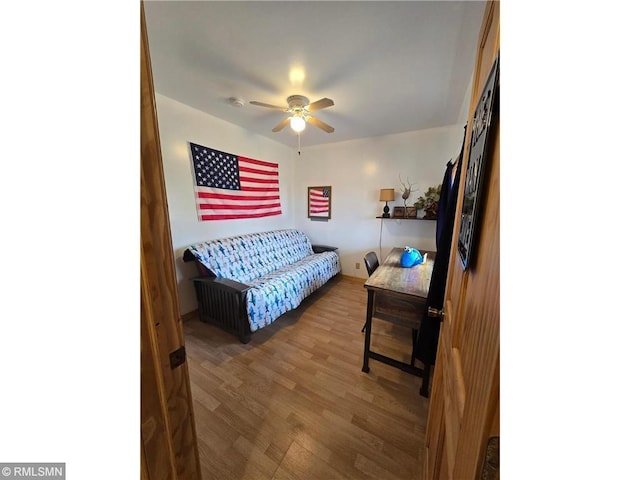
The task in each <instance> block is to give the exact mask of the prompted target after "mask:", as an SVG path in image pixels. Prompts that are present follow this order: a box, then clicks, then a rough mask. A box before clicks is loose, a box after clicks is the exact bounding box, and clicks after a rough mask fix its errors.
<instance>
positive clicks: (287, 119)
mask: <svg viewBox="0 0 640 480" xmlns="http://www.w3.org/2000/svg"><path fill="white" fill-rule="evenodd" d="M290 121H291V117H287V118H285V119H284V120H282V121H281V122H280V123H279V124H278V125H276V126H275V127H273V130H271V131H272V132H279V131H280V130H282V129H283V128H284V127H286V126H287V125H288V124H289V122H290Z"/></svg>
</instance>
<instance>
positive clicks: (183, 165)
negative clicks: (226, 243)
mask: <svg viewBox="0 0 640 480" xmlns="http://www.w3.org/2000/svg"><path fill="white" fill-rule="evenodd" d="M156 108H157V116H158V128H159V131H160V148H161V150H162V161H163V166H164V177H165V184H166V189H167V203H168V207H169V221H170V223H171V239H172V242H173V249H174V257H175V265H176V277H177V282H178V299H179V303H180V313H181V314H185V313H187V312H191V311H193V310H196V309H197V308H198V303H197V300H196V295H195V290H194V288H193V283H192V282H191V281H190V279H191V278H193V277H195V276H196V275H197V269H196V267H195V265H194V264H193V262H191V263H185V262H183V261H182V254H183V252H184V250H185V248H186V247H187V246H189V245H191V244H194V243H198V242H201V241H205V240H210V239H213V238H223V237H228V236H231V235H237V234H241V233H251V232H260V231H264V230H273V229H279V228H294V216H293V205H294V203H295V202H294V200H293V192H294V189H293V154H294V152H293V151H292V150H291V149H290V148H288V147H285V146H283V145H281V144H279V143H276V142H274V141H273V140H270V139H268V138H266V137H263V136H261V135H255V134H252V133H250V132H248V131H247V130H245V129H243V128H240V127H238V126H236V125H233V124H231V123H228V122H225V121H224V120H220V119H218V118H216V117H212V116H211V115H208V114H206V113H204V112H201V111H200V110H196V109H194V108H192V107H189V106H187V105H184V104H182V103H179V102H176V101H175V100H173V99H171V98H168V97H165V96H163V95H160V94H157V93H156ZM230 108H231V107H230ZM187 142H194V143H198V144H200V145H205V146H207V147H211V148H215V149H218V150H222V151H225V152H229V153H233V154H236V155H242V156H246V157H250V158H255V159H259V160H265V161H269V162H274V163H277V164H278V173H279V179H280V203H281V205H282V215H277V216H273V217H265V218H257V219H240V220H229V221H225V220H220V221H208V222H201V221H199V220H198V215H197V213H196V200H195V193H194V180H193V169H192V168H191V165H190V156H189V147H188V144H187ZM296 156H297V154H296Z"/></svg>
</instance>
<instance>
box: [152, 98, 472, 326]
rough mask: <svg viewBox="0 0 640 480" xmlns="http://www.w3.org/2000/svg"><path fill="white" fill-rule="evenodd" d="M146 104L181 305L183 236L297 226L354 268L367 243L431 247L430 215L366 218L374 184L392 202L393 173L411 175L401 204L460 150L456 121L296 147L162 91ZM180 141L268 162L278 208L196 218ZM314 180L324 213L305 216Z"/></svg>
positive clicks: (186, 278)
mask: <svg viewBox="0 0 640 480" xmlns="http://www.w3.org/2000/svg"><path fill="white" fill-rule="evenodd" d="M156 107H157V112H158V127H159V130H160V146H161V149H162V158H163V165H164V176H165V183H166V189H167V202H168V208H169V220H170V223H171V237H172V242H173V248H174V257H175V266H176V276H177V283H178V298H179V302H180V313H181V314H185V313H188V312H191V311H193V310H196V309H197V301H196V297H195V290H194V288H193V284H192V282H191V281H190V279H191V278H193V277H195V276H196V275H197V270H196V268H195V265H194V264H193V263H184V262H183V261H182V254H183V252H184V249H185V248H186V247H187V246H188V245H191V244H193V243H197V242H201V241H205V240H210V239H213V238H223V237H227V236H231V235H237V234H241V233H250V232H258V231H264V230H273V229H279V228H298V229H300V230H302V231H303V232H305V233H306V234H307V235H308V236H309V238H310V239H311V241H312V243H318V244H329V245H335V246H337V247H338V248H339V250H338V252H339V254H340V261H341V263H342V269H343V273H344V274H345V275H350V276H354V277H361V278H366V276H367V273H366V270H365V269H364V265H363V264H362V262H363V257H364V254H365V253H366V252H368V251H369V250H375V251H376V252H377V253H378V255H380V256H381V257H382V258H384V256H385V255H386V254H387V253H388V251H389V249H390V248H392V247H394V246H405V245H411V246H413V247H416V248H424V249H431V250H435V221H418V220H393V219H391V220H384V221H381V220H380V219H376V218H375V217H376V216H379V215H381V213H382V208H383V207H384V203H382V202H380V201H378V198H379V191H380V189H381V188H394V189H395V190H396V199H397V200H396V201H395V202H389V207H390V208H391V211H393V207H394V206H395V205H402V204H403V202H402V199H401V198H400V194H401V188H402V187H401V185H400V180H399V178H398V177H399V176H401V177H402V179H403V181H406V179H407V178H408V179H409V180H410V181H411V183H413V184H414V185H415V187H414V188H415V189H416V191H415V192H414V193H413V194H412V195H411V197H410V198H409V200H408V202H407V205H412V204H413V202H415V200H416V199H417V198H418V196H419V195H421V194H422V193H423V192H424V191H425V190H426V189H427V188H428V187H430V186H434V185H438V184H439V183H441V182H442V177H443V175H444V171H445V166H446V163H447V161H449V160H450V159H452V158H455V157H456V156H457V155H458V152H459V151H460V146H461V144H462V133H463V126H462V125H453V126H448V127H441V128H435V129H429V130H419V131H415V132H408V133H401V134H395V135H386V136H381V137H373V138H365V139H360V140H353V141H348V142H341V143H333V144H328V145H321V146H316V147H305V146H304V138H303V139H302V142H301V146H302V150H301V155H300V156H298V153H297V148H295V149H293V148H290V147H286V146H284V145H281V144H279V143H276V142H274V141H272V140H270V139H268V138H267V137H263V136H261V135H255V134H252V133H250V132H248V131H247V130H245V129H243V128H240V127H238V126H235V125H232V124H230V123H228V122H225V121H223V120H220V119H218V118H216V117H212V116H210V115H208V114H205V113H203V112H201V111H199V110H196V109H193V108H191V107H188V106H186V105H184V104H182V103H179V102H176V101H175V100H172V99H170V98H168V97H165V96H163V95H160V94H156ZM310 128H311V127H310ZM282 134H285V135H286V134H292V133H290V132H288V131H284V132H282ZM303 135H304V134H303ZM189 141H191V142H195V143H199V144H201V145H206V146H208V147H211V148H216V149H219V150H223V151H226V152H229V153H234V154H238V155H243V156H247V157H251V158H256V159H260V160H266V161H270V162H275V163H278V164H279V174H280V196H281V203H282V215H278V216H274V217H265V218H264V219H249V220H227V221H208V222H200V221H198V217H197V214H196V202H195V194H194V188H193V185H194V182H193V173H192V168H191V165H190V157H189V152H188V145H187V142H189ZM316 185H329V186H331V187H332V212H331V219H330V220H324V221H317V220H314V221H312V220H310V219H309V218H307V187H310V186H316ZM380 245H381V249H379V247H380ZM356 262H359V263H360V269H356V268H355V264H356Z"/></svg>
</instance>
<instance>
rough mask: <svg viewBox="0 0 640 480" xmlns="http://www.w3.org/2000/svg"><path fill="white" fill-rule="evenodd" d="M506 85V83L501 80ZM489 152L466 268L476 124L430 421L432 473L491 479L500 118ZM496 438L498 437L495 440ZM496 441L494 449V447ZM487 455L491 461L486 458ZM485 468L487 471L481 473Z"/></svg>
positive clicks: (490, 21)
mask: <svg viewBox="0 0 640 480" xmlns="http://www.w3.org/2000/svg"><path fill="white" fill-rule="evenodd" d="M499 8H500V4H499V2H488V3H487V6H486V9H485V15H484V20H483V24H482V28H481V30H480V34H479V39H478V51H477V58H476V67H475V75H474V83H473V89H472V91H473V94H472V96H471V106H470V113H469V120H468V125H471V126H473V114H474V112H475V109H476V104H477V102H478V98H479V96H480V94H481V93H482V91H483V89H484V85H485V83H486V80H487V78H488V76H489V74H490V71H491V68H492V66H493V63H494V60H495V59H496V57H497V56H498V52H499V47H500V26H499V20H500V14H499ZM498 82H499V80H498ZM494 121H495V122H496V123H494V124H493V125H494V126H493V128H495V130H494V131H495V137H494V138H495V139H494V141H492V142H491V145H492V146H491V147H490V149H489V151H488V152H487V155H485V162H486V163H485V176H484V182H485V183H484V184H483V185H484V189H483V192H482V195H480V203H479V205H480V210H479V212H480V215H479V222H478V223H477V224H476V228H475V234H476V240H477V242H476V243H474V250H473V259H472V262H471V263H470V265H469V268H468V269H466V270H464V269H463V265H462V262H461V259H460V256H459V254H458V248H457V245H458V238H459V230H460V214H461V209H462V206H463V205H462V199H463V194H464V188H463V185H465V172H466V167H467V164H468V162H469V149H470V145H469V144H470V139H471V135H472V132H473V130H474V129H473V128H467V134H466V139H465V154H464V156H463V163H462V172H461V173H462V176H461V179H460V192H459V195H458V204H457V213H456V224H455V227H454V235H453V244H452V248H451V256H450V258H449V276H448V279H447V289H446V293H445V305H444V312H445V315H444V319H443V322H442V326H441V329H440V339H439V344H438V354H437V359H436V365H435V372H434V377H433V385H432V393H431V400H430V405H429V417H428V423H427V438H426V455H425V468H424V472H425V478H426V479H428V480H436V479H450V480H473V479H479V478H482V479H483V480H484V479H491V478H496V477H495V476H492V475H495V474H496V473H497V474H498V475H499V470H498V471H496V469H495V461H496V460H497V458H496V456H495V455H494V454H495V453H496V452H499V428H500V409H499V405H500V397H499V391H500V370H499V358H500V190H499V188H500V148H499V145H500V120H499V115H497V118H496V116H494ZM496 440H497V442H496ZM487 445H491V448H489V449H488V448H487ZM487 452H489V454H490V457H491V456H492V457H491V458H490V460H489V461H488V462H485V457H486V456H487ZM483 469H484V470H486V473H485V474H482V472H483Z"/></svg>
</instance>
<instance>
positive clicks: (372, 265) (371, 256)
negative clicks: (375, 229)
mask: <svg viewBox="0 0 640 480" xmlns="http://www.w3.org/2000/svg"><path fill="white" fill-rule="evenodd" d="M364 265H365V267H367V273H368V274H369V276H371V274H372V273H373V272H375V271H376V268H378V267H379V266H380V263H379V262H378V255H376V252H369V253H367V254H366V255H365V256H364Z"/></svg>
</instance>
